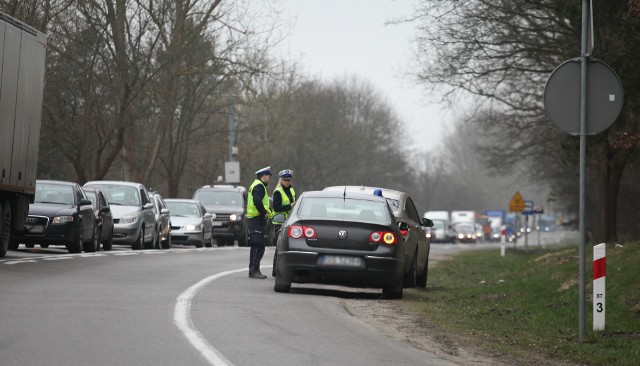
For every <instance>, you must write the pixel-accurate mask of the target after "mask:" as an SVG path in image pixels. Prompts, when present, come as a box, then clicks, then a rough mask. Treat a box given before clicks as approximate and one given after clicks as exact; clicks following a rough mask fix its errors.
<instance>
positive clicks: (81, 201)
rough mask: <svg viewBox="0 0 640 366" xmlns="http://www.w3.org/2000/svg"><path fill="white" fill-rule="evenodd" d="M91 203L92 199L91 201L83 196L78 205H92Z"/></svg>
mask: <svg viewBox="0 0 640 366" xmlns="http://www.w3.org/2000/svg"><path fill="white" fill-rule="evenodd" d="M90 204H91V201H89V200H88V199H85V198H83V199H81V200H80V202H79V205H78V206H86V205H90Z"/></svg>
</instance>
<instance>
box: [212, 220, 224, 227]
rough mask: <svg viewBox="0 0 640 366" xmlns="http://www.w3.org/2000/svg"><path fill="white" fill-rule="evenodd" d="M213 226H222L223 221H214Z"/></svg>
mask: <svg viewBox="0 0 640 366" xmlns="http://www.w3.org/2000/svg"><path fill="white" fill-rule="evenodd" d="M212 224H213V226H222V221H213V222H212Z"/></svg>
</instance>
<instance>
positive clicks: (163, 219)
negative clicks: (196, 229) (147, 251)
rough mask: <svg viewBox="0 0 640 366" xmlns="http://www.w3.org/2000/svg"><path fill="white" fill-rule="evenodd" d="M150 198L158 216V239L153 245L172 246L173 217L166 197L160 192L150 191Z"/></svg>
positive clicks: (156, 229) (160, 247)
mask: <svg viewBox="0 0 640 366" xmlns="http://www.w3.org/2000/svg"><path fill="white" fill-rule="evenodd" d="M149 199H150V200H151V202H152V203H153V214H154V215H155V216H156V226H155V233H156V239H154V240H153V246H154V248H156V249H169V248H171V217H170V210H169V209H168V208H167V205H166V203H165V202H164V199H163V198H162V196H161V195H160V194H159V193H158V192H151V193H149Z"/></svg>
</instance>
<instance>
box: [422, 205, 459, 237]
mask: <svg viewBox="0 0 640 366" xmlns="http://www.w3.org/2000/svg"><path fill="white" fill-rule="evenodd" d="M423 217H426V218H428V219H430V220H431V221H433V227H432V228H430V231H429V235H430V237H429V239H431V242H432V243H452V242H453V241H454V240H455V234H454V233H453V231H452V230H451V229H450V222H449V211H427V212H425V213H424V215H423Z"/></svg>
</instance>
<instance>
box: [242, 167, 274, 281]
mask: <svg viewBox="0 0 640 366" xmlns="http://www.w3.org/2000/svg"><path fill="white" fill-rule="evenodd" d="M270 180H271V167H270V166H268V167H266V168H262V169H260V170H258V171H257V172H256V179H255V180H254V181H253V183H252V184H251V186H250V187H249V197H248V202H247V227H248V230H249V245H250V246H251V250H250V251H249V278H260V279H265V278H267V276H265V275H263V274H262V273H261V272H260V261H261V260H262V256H264V247H265V244H266V239H265V236H264V233H265V230H266V226H267V220H269V219H270V218H271V217H272V214H271V209H270V208H269V195H268V194H267V185H268V184H269V181H270Z"/></svg>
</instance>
